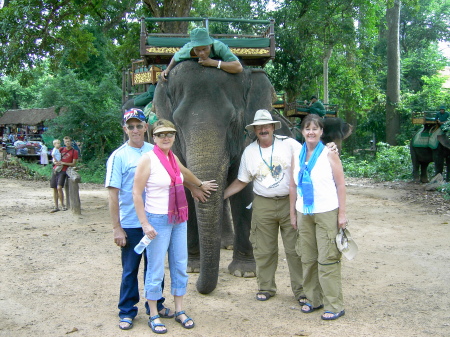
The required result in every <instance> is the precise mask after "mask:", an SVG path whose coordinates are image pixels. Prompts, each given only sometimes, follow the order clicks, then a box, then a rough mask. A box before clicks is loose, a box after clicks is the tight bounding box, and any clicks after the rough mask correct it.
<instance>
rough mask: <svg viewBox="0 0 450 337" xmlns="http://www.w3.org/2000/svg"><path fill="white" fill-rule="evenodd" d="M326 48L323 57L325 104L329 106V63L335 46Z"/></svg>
mask: <svg viewBox="0 0 450 337" xmlns="http://www.w3.org/2000/svg"><path fill="white" fill-rule="evenodd" d="M325 48H326V49H325V51H324V56H323V102H324V103H325V104H328V62H329V61H330V58H331V53H332V52H333V46H331V45H328V46H326V47H325Z"/></svg>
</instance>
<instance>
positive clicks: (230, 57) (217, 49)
mask: <svg viewBox="0 0 450 337" xmlns="http://www.w3.org/2000/svg"><path fill="white" fill-rule="evenodd" d="M213 41H214V42H213V44H212V46H211V52H210V53H209V57H210V58H216V59H217V58H218V59H221V60H222V61H225V62H231V61H238V60H239V59H238V58H237V56H236V55H234V54H233V53H232V52H231V50H230V48H229V47H228V46H227V45H226V44H225V43H223V42H221V41H219V40H215V39H213ZM191 50H192V47H191V42H188V43H186V44H185V45H184V46H183V47H181V48H180V50H179V51H177V52H176V53H175V54H174V55H173V58H174V60H175V61H176V62H180V61H184V60H187V59H190V58H193V56H191Z"/></svg>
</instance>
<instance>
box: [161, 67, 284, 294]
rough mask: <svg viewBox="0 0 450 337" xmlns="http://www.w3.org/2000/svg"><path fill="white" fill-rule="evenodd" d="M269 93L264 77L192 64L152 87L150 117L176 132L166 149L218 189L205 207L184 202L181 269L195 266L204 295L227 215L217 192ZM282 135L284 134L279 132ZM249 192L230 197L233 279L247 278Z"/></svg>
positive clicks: (232, 173)
mask: <svg viewBox="0 0 450 337" xmlns="http://www.w3.org/2000/svg"><path fill="white" fill-rule="evenodd" d="M273 96H274V89H273V87H272V85H271V83H270V81H269V79H268V78H267V75H266V74H265V72H264V71H262V70H259V69H253V70H252V69H245V70H244V71H243V72H242V73H239V74H229V73H226V72H224V71H222V70H219V69H215V68H209V67H203V66H201V65H199V64H198V63H197V62H195V61H189V60H188V61H184V62H181V63H179V64H178V65H177V66H176V67H174V68H173V70H172V71H171V72H170V75H169V79H168V81H167V82H164V81H160V82H159V83H158V85H157V88H156V91H155V97H154V100H153V104H154V107H155V109H156V114H157V115H158V118H165V119H169V120H171V121H172V122H173V123H174V124H175V125H176V127H177V130H178V132H177V138H176V141H175V144H174V147H173V150H174V152H175V153H176V154H177V155H178V157H179V158H180V160H181V161H182V162H183V163H184V164H185V165H186V166H187V167H188V168H189V169H190V170H191V171H192V172H193V173H194V174H195V175H196V176H197V177H199V178H200V179H201V180H210V179H216V180H217V183H218V184H219V190H218V191H217V192H216V193H213V194H212V196H211V197H210V198H209V200H208V202H207V203H205V204H202V203H196V204H195V207H193V206H194V203H193V201H192V199H191V198H189V199H190V200H189V204H190V207H189V208H190V215H189V219H190V220H189V227H188V228H189V230H188V248H189V266H190V268H196V267H197V266H199V269H200V275H199V278H198V281H197V290H198V291H199V292H200V293H205V294H206V293H210V292H211V291H213V290H214V289H215V287H216V285H217V279H218V272H219V259H220V247H221V235H220V233H221V232H222V226H223V223H224V219H227V218H228V215H229V213H230V212H229V211H228V210H227V209H226V203H224V201H223V191H224V189H225V188H226V186H228V184H229V183H231V182H232V181H233V180H234V179H235V178H236V177H237V172H238V169H239V164H240V157H241V154H242V152H243V150H244V148H245V146H246V145H247V144H248V143H249V142H250V141H251V140H252V138H253V136H254V135H252V134H249V133H245V126H246V125H247V124H250V123H251V122H252V121H253V117H254V114H255V112H256V110H258V109H267V110H269V111H270V110H271V106H272V100H273ZM284 131H285V132H287V133H290V132H289V129H288V128H287V127H286V126H285V128H284ZM252 199H253V195H252V186H251V184H249V185H248V186H247V187H246V188H245V189H244V190H243V191H241V192H240V193H238V194H236V195H234V196H233V197H231V198H230V205H231V214H232V217H233V225H234V233H235V235H234V242H233V250H234V252H233V260H232V262H231V263H230V265H229V267H228V269H229V271H230V273H232V274H235V275H242V276H245V275H251V276H254V275H255V262H254V259H253V250H252V246H251V244H250V241H249V233H250V221H251V210H249V209H247V208H246V206H247V205H249V204H250V203H251V202H252Z"/></svg>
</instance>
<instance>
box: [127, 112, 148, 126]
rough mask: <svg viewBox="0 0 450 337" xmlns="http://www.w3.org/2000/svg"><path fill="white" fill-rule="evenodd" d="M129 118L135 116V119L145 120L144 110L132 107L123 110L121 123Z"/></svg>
mask: <svg viewBox="0 0 450 337" xmlns="http://www.w3.org/2000/svg"><path fill="white" fill-rule="evenodd" d="M131 118H136V119H138V120H140V121H141V122H145V121H146V120H145V115H144V111H142V110H141V109H134V108H133V109H130V110H127V111H125V113H124V114H123V123H124V124H125V123H126V122H127V121H128V120H129V119H131Z"/></svg>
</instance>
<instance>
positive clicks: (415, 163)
mask: <svg viewBox="0 0 450 337" xmlns="http://www.w3.org/2000/svg"><path fill="white" fill-rule="evenodd" d="M409 153H410V154H411V164H412V169H413V171H412V175H413V180H414V181H415V182H419V160H418V159H417V154H416V150H415V148H414V147H413V146H412V143H411V144H410V146H409Z"/></svg>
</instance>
